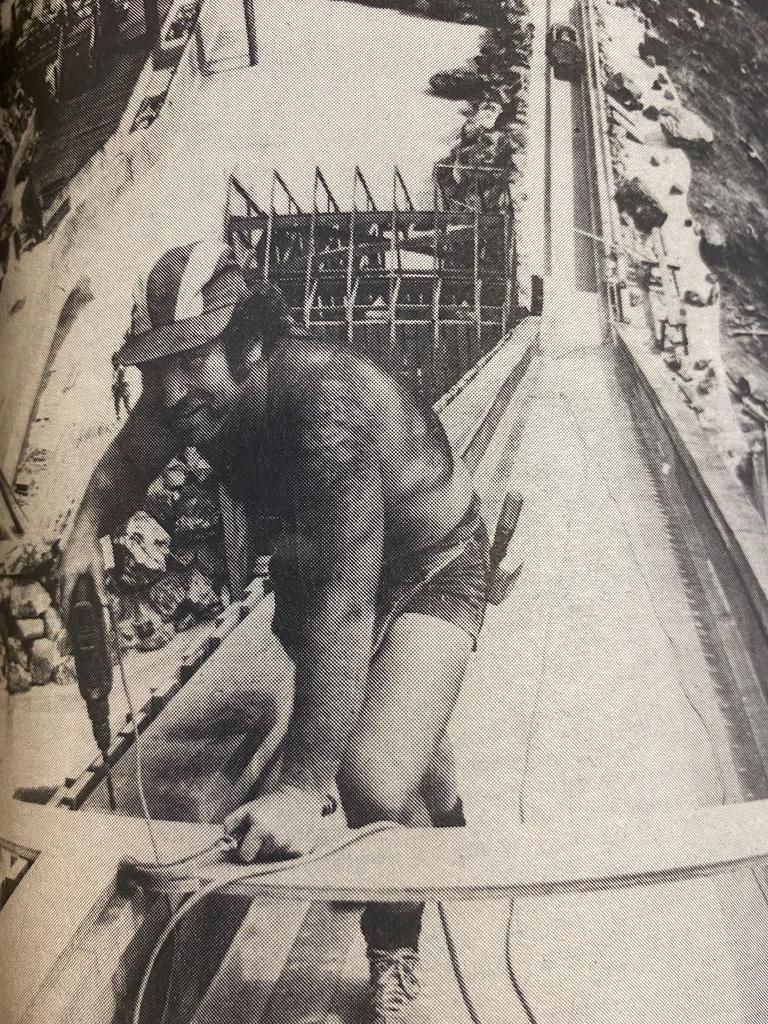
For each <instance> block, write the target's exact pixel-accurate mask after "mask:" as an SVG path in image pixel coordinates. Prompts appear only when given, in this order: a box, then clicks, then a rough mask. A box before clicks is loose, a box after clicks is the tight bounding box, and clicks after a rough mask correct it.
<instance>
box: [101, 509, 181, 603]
mask: <svg viewBox="0 0 768 1024" xmlns="http://www.w3.org/2000/svg"><path fill="white" fill-rule="evenodd" d="M112 545H113V548H114V553H115V575H116V578H117V580H118V581H119V583H120V584H121V585H123V586H125V587H129V588H133V589H136V588H141V587H143V586H146V585H149V584H151V583H152V582H154V581H155V580H156V579H157V578H158V577H159V576H161V575H162V574H163V573H164V572H165V571H166V567H167V559H168V553H169V551H170V549H171V538H170V535H169V534H168V532H167V531H166V530H164V529H163V527H162V526H161V525H160V523H158V522H157V520H156V519H153V518H152V517H151V516H149V515H147V513H146V512H137V513H136V514H135V515H133V516H131V518H130V519H129V520H128V522H127V523H126V525H125V529H124V531H123V532H122V533H121V534H120V535H119V536H117V537H113V538H112Z"/></svg>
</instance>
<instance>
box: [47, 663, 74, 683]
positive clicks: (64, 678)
mask: <svg viewBox="0 0 768 1024" xmlns="http://www.w3.org/2000/svg"><path fill="white" fill-rule="evenodd" d="M51 682H52V683H56V685H57V686H71V685H73V684H77V671H76V669H75V659H74V658H72V657H67V658H62V660H61V661H60V662H59V664H58V665H57V666H56V668H55V669H54V670H53V675H52V676H51Z"/></svg>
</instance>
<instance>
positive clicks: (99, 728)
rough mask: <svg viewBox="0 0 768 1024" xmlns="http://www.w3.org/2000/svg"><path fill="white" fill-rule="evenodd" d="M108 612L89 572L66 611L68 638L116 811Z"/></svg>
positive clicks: (111, 800)
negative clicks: (111, 757)
mask: <svg viewBox="0 0 768 1024" xmlns="http://www.w3.org/2000/svg"><path fill="white" fill-rule="evenodd" d="M106 615H107V610H106V609H105V608H104V607H103V606H102V604H101V602H100V601H99V596H98V594H97V593H96V584H95V583H94V581H93V577H92V576H91V575H90V574H89V573H84V574H83V575H82V576H80V577H79V578H78V581H77V583H76V584H75V588H74V590H73V592H72V600H71V604H70V610H69V622H68V625H69V635H70V639H71V641H72V647H73V650H74V655H75V666H76V668H77V681H78V685H79V687H80V694H81V696H82V698H83V700H84V701H85V706H86V707H87V709H88V717H89V718H90V720H91V726H92V728H93V736H94V739H95V740H96V745H97V746H98V748H99V750H100V752H101V756H102V759H103V761H104V778H105V781H106V784H107V793H108V795H109V805H110V807H111V808H112V810H113V811H114V810H117V804H116V803H115V787H114V783H113V780H112V772H111V770H110V767H109V761H108V754H109V747H110V743H111V741H112V732H111V729H110V724H109V694H110V691H111V690H112V658H111V656H110V651H109V644H108V641H107V636H108V632H107V622H106Z"/></svg>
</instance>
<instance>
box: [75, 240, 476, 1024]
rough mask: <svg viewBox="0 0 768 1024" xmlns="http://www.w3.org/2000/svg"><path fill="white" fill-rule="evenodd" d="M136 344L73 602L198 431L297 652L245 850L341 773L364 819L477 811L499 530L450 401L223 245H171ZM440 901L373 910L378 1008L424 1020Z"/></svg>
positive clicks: (408, 819)
mask: <svg viewBox="0 0 768 1024" xmlns="http://www.w3.org/2000/svg"><path fill="white" fill-rule="evenodd" d="M118 358H119V361H120V363H121V364H124V365H136V366H138V367H139V368H140V369H141V372H142V375H143V393H142V395H141V398H140V400H139V401H138V402H137V404H136V406H135V407H134V409H133V410H132V411H131V413H130V415H129V417H128V420H127V422H126V424H125V425H124V427H123V429H122V430H121V432H120V434H119V435H118V436H117V438H116V439H115V440H114V441H113V442H112V444H111V445H110V446H109V448H108V449H107V451H106V453H105V455H104V456H103V458H102V459H101V461H100V462H99V464H98V465H97V467H96V469H95V471H94V473H93V476H92V478H91V481H90V483H89V485H88V488H87V490H86V493H85V496H84V498H83V501H82V504H81V506H80V509H79V511H78V513H77V516H76V519H75V523H74V527H73V530H72V532H71V535H70V537H69V539H68V542H67V544H66V546H65V548H64V550H63V553H62V561H61V591H62V594H61V596H62V602H63V604H64V607H65V609H66V607H67V602H68V600H69V596H70V594H71V592H72V588H73V586H74V583H75V581H76V580H77V578H78V576H79V575H80V574H81V573H83V572H90V573H92V574H93V576H94V579H95V581H96V585H97V588H98V589H99V591H100V593H101V594H102V596H103V600H105V601H106V592H105V589H104V566H103V562H102V559H101V554H100V548H99V545H98V538H99V537H102V536H104V535H105V534H107V533H109V532H110V531H111V530H113V529H114V528H115V527H116V526H118V525H119V524H120V523H121V522H122V521H124V520H125V519H126V518H127V516H129V515H130V514H131V513H132V512H133V511H134V510H135V509H136V508H138V507H139V506H140V504H141V503H142V501H143V500H144V495H145V493H146V489H147V486H148V485H149V483H150V482H151V481H152V480H153V479H154V478H155V477H156V476H157V475H158V473H159V472H160V471H161V470H162V468H163V466H164V465H165V464H166V463H167V462H168V461H169V459H170V458H171V457H172V456H173V455H174V454H176V453H177V452H178V451H179V450H180V449H182V448H183V447H185V446H186V445H196V446H197V447H198V449H199V450H200V451H201V453H202V454H203V455H204V456H205V457H206V458H207V459H209V460H210V462H211V464H212V465H213V467H214V469H215V470H216V471H217V473H218V474H219V476H220V478H221V480H222V482H223V483H224V484H225V485H226V486H227V487H228V488H229V490H230V492H231V493H232V494H233V496H235V497H236V498H238V499H240V500H241V501H242V503H243V505H244V507H245V510H246V512H247V516H248V522H249V526H250V531H251V536H252V540H253V543H254V547H255V550H256V551H258V552H263V553H268V554H269V555H270V556H271V559H270V575H271V578H272V581H273V584H274V591H275V614H274V623H273V629H274V632H275V633H276V635H277V636H278V638H279V639H280V641H281V643H282V644H283V645H284V647H285V648H286V650H287V651H288V653H289V654H290V656H291V657H292V659H293V661H294V663H295V667H296V689H295V704H294V710H293V714H292V719H291V722H290V726H289V728H288V732H287V735H286V739H285V744H284V753H283V765H282V775H281V779H280V781H279V784H278V785H277V787H276V788H275V789H274V790H273V791H272V792H270V793H269V794H267V795H264V796H261V797H260V798H258V799H256V800H253V801H251V802H249V803H247V804H245V805H244V806H243V807H241V808H239V809H238V810H237V811H235V813H234V814H232V815H230V817H229V818H228V819H227V822H226V824H227V827H228V828H229V829H230V830H237V831H238V832H239V833H240V834H241V835H242V839H241V841H240V846H239V856H240V859H241V860H242V861H244V862H251V861H253V860H257V859H274V858H275V857H286V856H296V855H300V854H303V853H307V852H309V851H310V850H311V849H312V848H313V847H314V846H315V845H316V844H317V843H318V841H319V839H320V838H321V832H322V821H323V813H324V811H325V812H327V810H328V808H329V806H333V797H332V794H333V793H334V792H336V791H338V793H339V794H340V795H341V800H342V804H343V808H344V812H345V814H346V817H347V820H348V822H349V824H350V825H351V826H353V827H359V826H362V825H364V824H367V823H369V822H373V821H379V820H386V819H388V820H392V821H397V822H400V823H402V824H404V825H410V826H429V825H430V824H431V825H436V826H440V825H463V824H464V823H465V822H464V817H463V812H462V805H461V801H460V799H459V798H458V794H457V792H456V786H455V774H454V764H453V757H452V753H451V751H450V746H449V744H448V741H447V739H446V736H445V730H446V726H447V724H448V721H449V719H450V716H451V713H452V710H453V707H454V704H455V701H456V697H457V694H458V691H459V687H460V685H461V682H462V679H463V677H464V673H465V670H466V666H467V661H468V658H469V655H470V652H471V651H472V649H473V646H474V644H475V642H476V639H477V635H478V633H479V631H480V628H481V625H482V620H483V616H484V612H485V598H486V590H487V583H488V538H487V535H486V532H485V527H484V525H483V523H482V520H481V519H480V517H479V515H478V511H477V498H476V496H475V495H474V492H473V489H472V485H471V481H470V479H469V477H468V474H467V473H466V471H465V470H464V468H463V466H462V465H461V464H460V463H456V462H455V461H454V458H453V455H452V453H451V449H450V446H449V444H448V441H447V438H446V436H445V433H444V431H443V428H442V426H441V424H440V422H439V420H438V419H437V417H436V416H435V415H434V414H433V413H432V412H431V410H430V411H427V412H425V411H424V410H421V409H419V408H417V406H416V404H415V403H414V401H413V400H412V399H411V398H410V397H409V396H408V394H406V393H405V391H404V390H403V388H402V387H401V386H400V385H399V384H398V383H397V382H396V381H395V380H394V379H393V378H392V377H390V376H388V375H387V374H386V373H384V372H383V371H382V370H380V369H378V368H377V367H375V366H373V365H372V364H371V363H370V362H368V361H367V360H365V359H363V358H361V357H359V356H357V355H355V354H354V353H352V352H351V351H349V350H345V349H337V348H326V347H324V346H323V345H321V344H318V343H316V342H314V341H313V340H312V339H311V338H310V337H309V335H308V334H307V333H306V332H305V331H304V330H302V329H301V328H299V327H298V325H297V324H296V323H295V321H293V320H292V319H291V317H290V315H289V314H288V312H287V310H286V307H285V305H284V304H283V303H282V300H280V299H279V298H276V295H275V292H274V290H270V289H269V288H268V287H267V286H264V285H255V284H253V283H248V282H247V281H246V278H245V277H244V276H243V273H242V271H241V270H240V268H239V266H238V264H237V262H236V259H235V256H234V253H233V252H232V251H231V250H230V249H228V248H227V247H226V246H222V245H220V244H218V243H212V242H200V243H195V244H193V245H187V246H183V247H179V248H177V249H173V250H171V251H170V252H168V253H166V254H165V255H164V256H163V257H161V259H160V260H159V261H158V262H157V263H156V264H155V265H154V267H153V268H152V269H151V271H150V272H149V274H148V276H147V278H146V279H144V280H143V281H141V282H140V284H139V287H138V289H137V295H136V302H135V305H134V310H133V322H132V327H131V332H130V333H129V334H128V335H127V337H126V342H125V345H124V346H123V348H122V349H121V350H120V352H119V353H118ZM337 787H338V789H337ZM422 910H423V907H422V906H421V905H417V904H402V905H394V906H393V905H391V904H389V905H388V904H371V905H369V906H368V907H367V908H366V910H365V912H364V913H363V918H362V928H363V933H364V936H365V938H366V941H367V945H368V956H369V960H370V966H371V981H372V999H371V1019H372V1020H373V1021H375V1022H376V1024H395V1022H401V1021H402V1022H404V1021H415V1020H423V1019H424V1016H423V1013H424V1000H422V999H419V998H418V996H419V994H420V986H419V978H418V967H419V963H418V942H419V932H420V927H421V914H422Z"/></svg>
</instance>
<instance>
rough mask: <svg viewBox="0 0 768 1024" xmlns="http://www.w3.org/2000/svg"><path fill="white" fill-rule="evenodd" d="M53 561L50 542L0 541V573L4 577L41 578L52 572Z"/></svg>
mask: <svg viewBox="0 0 768 1024" xmlns="http://www.w3.org/2000/svg"><path fill="white" fill-rule="evenodd" d="M53 561H54V555H53V551H52V548H51V544H50V543H49V542H48V541H42V540H41V541H30V540H20V539H15V538H14V539H12V540H5V541H0V573H2V574H3V575H4V576H36V577H40V576H43V575H45V574H46V573H47V572H49V571H50V569H51V567H52V566H53Z"/></svg>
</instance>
